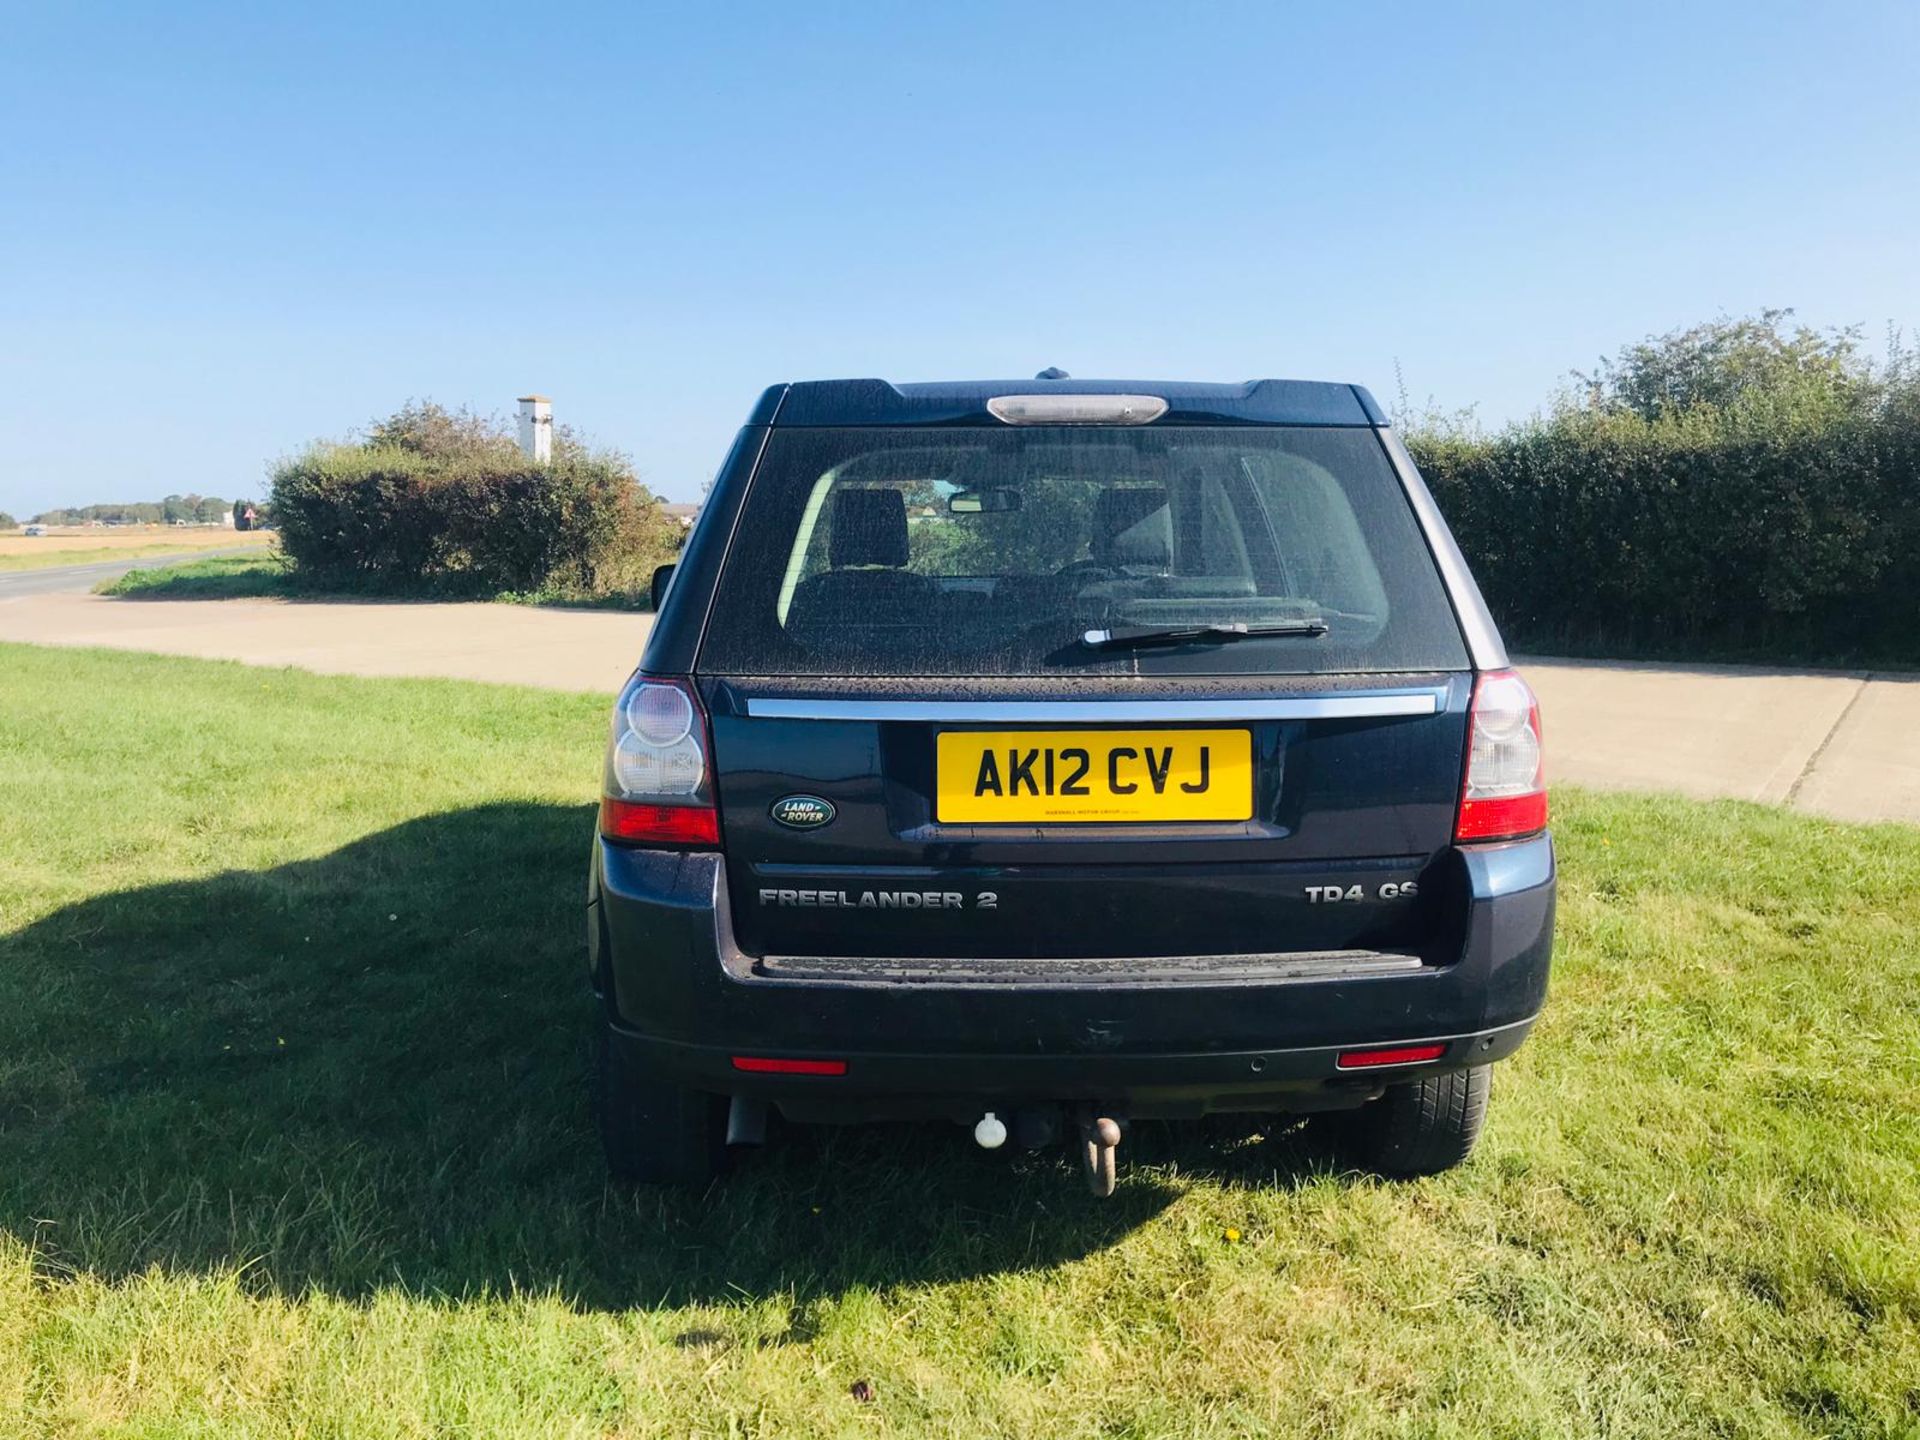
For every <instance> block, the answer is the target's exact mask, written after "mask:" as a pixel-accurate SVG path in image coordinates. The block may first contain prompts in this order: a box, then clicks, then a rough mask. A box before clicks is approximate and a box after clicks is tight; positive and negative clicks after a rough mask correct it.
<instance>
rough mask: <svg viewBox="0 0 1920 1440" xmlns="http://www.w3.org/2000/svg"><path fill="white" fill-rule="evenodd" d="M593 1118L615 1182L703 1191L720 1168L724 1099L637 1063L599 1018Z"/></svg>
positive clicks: (724, 1130) (724, 1150) (606, 1019)
mask: <svg viewBox="0 0 1920 1440" xmlns="http://www.w3.org/2000/svg"><path fill="white" fill-rule="evenodd" d="M593 1058H594V1065H593V1092H592V1093H593V1113H594V1119H595V1121H596V1122H597V1123H598V1125H599V1127H600V1144H601V1147H602V1148H603V1149H604V1150H605V1151H606V1155H607V1169H608V1171H609V1172H610V1173H611V1174H612V1176H613V1178H614V1179H615V1180H617V1181H620V1182H621V1183H623V1184H629V1185H676V1186H680V1187H682V1188H686V1189H694V1190H698V1189H704V1188H705V1187H706V1186H707V1185H708V1184H709V1183H710V1182H711V1181H712V1180H713V1179H714V1178H715V1177H716V1176H718V1175H719V1174H720V1172H721V1171H722V1170H723V1169H724V1168H725V1166H726V1158H727V1099H726V1097H725V1096H724V1095H708V1094H705V1093H703V1092H702V1091H698V1090H688V1089H685V1088H683V1087H681V1086H679V1085H674V1084H672V1083H670V1082H668V1081H667V1080H665V1079H663V1078H662V1077H661V1076H659V1075H656V1074H654V1073H653V1072H652V1071H650V1070H647V1069H646V1068H645V1067H643V1066H641V1065H639V1064H636V1063H635V1061H634V1060H633V1058H632V1056H631V1052H630V1051H629V1050H628V1048H627V1047H626V1046H624V1045H622V1044H620V1043H619V1042H618V1040H617V1039H616V1037H615V1036H614V1034H613V1021H612V1019H611V1017H609V1016H608V1015H607V1014H606V1013H605V1011H604V1010H603V1011H602V1012H601V1015H600V1018H599V1023H598V1025H596V1026H595V1029H594V1046H593Z"/></svg>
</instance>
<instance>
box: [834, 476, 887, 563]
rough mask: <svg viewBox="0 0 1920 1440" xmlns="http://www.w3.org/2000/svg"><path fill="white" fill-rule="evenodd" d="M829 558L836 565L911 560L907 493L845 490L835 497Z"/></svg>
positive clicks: (837, 493)
mask: <svg viewBox="0 0 1920 1440" xmlns="http://www.w3.org/2000/svg"><path fill="white" fill-rule="evenodd" d="M831 523H832V526H833V529H832V533H831V535H830V536H829V538H828V544H827V559H828V563H829V564H831V565H832V566H833V568H834V569H836V570H839V569H843V568H846V567H848V566H853V565H890V566H894V567H896V568H897V567H899V566H902V565H905V564H906V563H907V497H906V496H904V495H902V494H901V493H900V492H899V491H898V490H841V491H838V492H836V493H835V495H834V497H833V516H832V521H831Z"/></svg>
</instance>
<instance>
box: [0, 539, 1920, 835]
mask: <svg viewBox="0 0 1920 1440" xmlns="http://www.w3.org/2000/svg"><path fill="white" fill-rule="evenodd" d="M116 563H117V564H118V565H120V566H121V568H125V566H124V562H116ZM100 568H101V567H99V566H84V567H74V570H70V571H67V572H64V574H62V573H61V572H54V571H46V570H42V571H28V572H21V573H19V574H15V575H5V576H0V640H19V641H29V642H33V643H36V644H43V645H102V646H108V647H116V648H119V649H129V650H152V651H160V652H163V653H166V654H174V655H199V656H208V657H212V658H217V659H229V660H242V661H246V662H247V663H249V664H255V665H297V666H300V667H302V668H303V669H308V670H317V671H321V672H324V673H330V674H352V675H439V676H449V677H452V678H455V679H462V680H489V681H499V682H506V683H512V684H520V685H537V686H544V687H547V688H550V689H560V690H586V691H597V692H600V693H602V694H606V693H610V692H611V691H613V690H614V689H616V688H617V687H618V686H619V684H620V682H621V681H622V680H623V679H625V678H626V676H627V674H628V672H629V671H631V670H632V668H633V666H634V664H635V662H636V661H637V660H638V659H639V657H640V651H641V648H642V647H643V646H644V644H645V643H646V636H647V630H648V627H649V625H650V624H651V617H649V616H645V615H635V614H631V613H620V612H614V611H592V610H547V609H534V608H531V607H526V606H519V605H429V604H392V603H373V602H369V603H365V604H331V603H324V604H323V603H307V602H288V601H281V600H211V601H208V600H108V599H106V598H104V597H101V596H97V595H91V594H88V593H86V591H87V590H88V589H89V588H90V587H91V586H92V585H94V584H96V583H98V581H99V579H100V578H101V577H100V576H99V575H97V574H95V575H92V576H90V577H89V576H84V575H79V574H76V573H75V572H76V571H78V570H85V571H89V572H91V571H97V570H99V569H100ZM109 568H112V567H109ZM24 581H34V582H39V583H38V584H37V585H36V586H35V587H33V588H28V587H27V586H25V585H23V584H21V583H20V582H24ZM1520 663H1521V668H1522V669H1523V670H1524V671H1525V672H1526V674H1527V676H1528V678H1529V679H1530V680H1532V681H1533V684H1534V686H1535V688H1536V689H1537V690H1538V691H1539V693H1540V701H1541V707H1542V713H1543V717H1544V724H1545V727H1546V732H1547V733H1546V738H1547V762H1548V770H1549V774H1550V776H1551V778H1552V779H1553V780H1555V781H1559V782H1566V783H1572V784H1577V785H1592V786H1598V787H1604V788H1612V789H1632V790H1672V791H1678V792H1680V793H1682V794H1687V795H1697V796H1734V797H1737V798H1740V799H1745V800H1758V801H1762V802H1767V803H1772V804H1786V805H1791V806H1794V807H1796V808H1798V809H1803V810H1809V811H1817V812H1819V813H1821V814H1826V815H1832V816H1835V817H1838V818H1841V819H1849V820H1906V821H1912V822H1920V676H1916V677H1888V676H1875V675H1867V674H1847V673H1841V672H1835V671H1825V672H1819V671H1789V670H1765V669H1757V668H1748V667H1744V666H1708V665H1697V666H1689V665H1633V664H1619V663H1600V662H1589V661H1573V660H1551V659H1526V660H1523V661H1521V662H1520ZM4 694H5V685H4V676H0V697H4ZM0 703H4V702H3V700H0Z"/></svg>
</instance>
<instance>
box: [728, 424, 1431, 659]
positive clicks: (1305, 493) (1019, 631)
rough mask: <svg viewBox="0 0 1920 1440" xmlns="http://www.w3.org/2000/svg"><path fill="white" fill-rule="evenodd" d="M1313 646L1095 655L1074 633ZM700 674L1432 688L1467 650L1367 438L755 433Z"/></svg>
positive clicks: (1283, 433) (1343, 433)
mask: <svg viewBox="0 0 1920 1440" xmlns="http://www.w3.org/2000/svg"><path fill="white" fill-rule="evenodd" d="M1302 621H1319V622H1323V623H1324V625H1325V633H1324V634H1320V635H1312V636H1308V635H1288V636H1275V637H1249V638H1243V639H1239V640H1236V641H1233V642H1230V643H1226V644H1221V643H1214V642H1204V643H1197V644H1185V645H1174V646H1167V647H1160V646H1154V647H1148V648H1126V649H1117V648H1109V649H1096V648H1094V647H1091V646H1089V645H1088V644H1087V643H1085V641H1084V640H1083V639H1082V637H1083V636H1084V635H1085V634H1086V632H1088V631H1102V630H1104V631H1109V632H1114V633H1129V634H1131V633H1134V632H1140V631H1153V630H1162V629H1187V628H1194V627H1205V626H1209V625H1226V624H1242V625H1247V626H1252V627H1258V626H1262V625H1297V623H1298V622H1302ZM699 663H700V668H701V669H702V670H704V671H706V672H708V673H717V674H736V675H884V676H910V675H929V676H932V675H952V676H968V675H1002V676H1014V675H1020V676H1043V675H1052V674H1065V673H1071V672H1077V671H1093V672H1096V673H1140V674H1163V675H1178V674H1222V675H1231V674H1315V673H1326V672H1336V671H1405V670H1448V669H1463V668H1465V667H1466V664H1467V659H1466V652H1465V649H1464V647H1463V645H1462V642H1461V638H1460V631H1459V627H1458V626H1457V624H1456V623H1455V621H1454V618H1453V612H1452V609H1451V606H1450V605H1449V603H1448V601H1447V598H1446V593H1445V591H1444V589H1443V588H1442V586H1441V584H1440V580H1439V577H1438V576H1437V574H1436V573H1435V571H1434V566H1433V561H1432V558H1431V556H1430V555H1429V554H1428V552H1427V549H1426V545H1425V542H1424V540H1423V539H1422V537H1421V535H1420V532H1419V529H1418V526H1417V525H1416V524H1415V522H1414V519H1413V515H1412V513H1411V511H1410V510H1409V508H1408V505H1407V501H1406V497H1405V495H1404V493H1403V492H1402V491H1401V489H1400V484H1399V481H1398V480H1397V479H1396V478H1395V476H1394V474H1393V471H1392V469H1391V468H1390V466H1389V465H1388V463H1387V459H1386V456H1385V455H1384V453H1383V452H1382V450H1381V447H1380V443H1379V441H1378V439H1377V438H1376V437H1375V436H1374V435H1373V433H1372V432H1371V431H1368V430H1365V429H1331V428H1308V427H1258V428H1256V427H1239V426H1236V427H1218V428H1214V427H1171V426H1170V427H1167V428H1165V429H1160V430H1153V429H1147V428H1137V429H1136V428H1131V427H1127V428H1122V427H1111V428H1108V427H1031V428H1028V427H1020V428H1011V427H1010V428H1008V429H1004V430H1002V429H973V428H967V429H928V428H919V427H901V428H897V429H886V428H866V429H845V430H827V429H790V430H780V429H775V430H774V432H773V433H772V435H771V436H770V437H769V438H768V441H767V447H766V450H765V452H764V454H763V455H762V456H761V460H760V464H759V468H758V469H757V470H756V472H755V474H754V478H753V482H752V487H751V489H750V490H749V491H748V495H747V501H746V505H745V507H744V509H743V511H742V513H741V517H740V523H739V528H738V530H737V531H736V533H735V536H734V540H733V545H732V547H731V550H730V551H729V554H728V557H727V562H726V565H725V568H724V570H723V572H722V575H721V580H720V589H719V593H718V595H717V596H716V598H715V605H714V609H713V612H712V619H711V621H710V623H709V626H708V631H707V637H706V641H705V643H704V645H703V647H702V650H701V656H700V662H699Z"/></svg>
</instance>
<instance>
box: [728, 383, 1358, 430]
mask: <svg viewBox="0 0 1920 1440" xmlns="http://www.w3.org/2000/svg"><path fill="white" fill-rule="evenodd" d="M996 395H1156V396H1158V397H1160V398H1161V399H1163V400H1165V401H1166V402H1167V412H1166V414H1165V415H1163V416H1161V417H1160V418H1159V419H1158V420H1156V421H1155V422H1154V424H1156V425H1384V424H1386V423H1387V417H1386V415H1385V413H1384V412H1383V411H1382V410H1381V409H1380V407H1379V405H1377V404H1376V403H1375V402H1374V398H1373V396H1371V395H1369V394H1368V393H1367V392H1366V390H1365V389H1363V388H1362V387H1360V386H1358V385H1339V384H1334V383H1332V382H1329V381H1324V380H1249V381H1247V382H1246V383H1245V384H1243V385H1204V384H1197V383H1195V382H1193V381H1188V380H1177V381H1169V380H1068V379H1060V380H944V381H938V382H935V383H933V384H925V385H895V384H892V383H890V382H889V381H886V380H801V381H798V382H796V383H794V384H790V385H774V386H771V387H769V389H768V390H767V391H766V393H765V394H763V395H762V396H761V397H760V402H759V404H757V405H756V406H755V407H754V410H753V414H752V415H751V416H750V417H749V419H748V422H747V423H748V424H751V425H781V426H788V425H997V424H999V423H1000V422H999V421H998V420H996V419H995V418H994V417H993V416H992V415H990V414H989V413H988V411H987V401H988V400H990V399H992V398H993V397H994V396H996Z"/></svg>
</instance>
